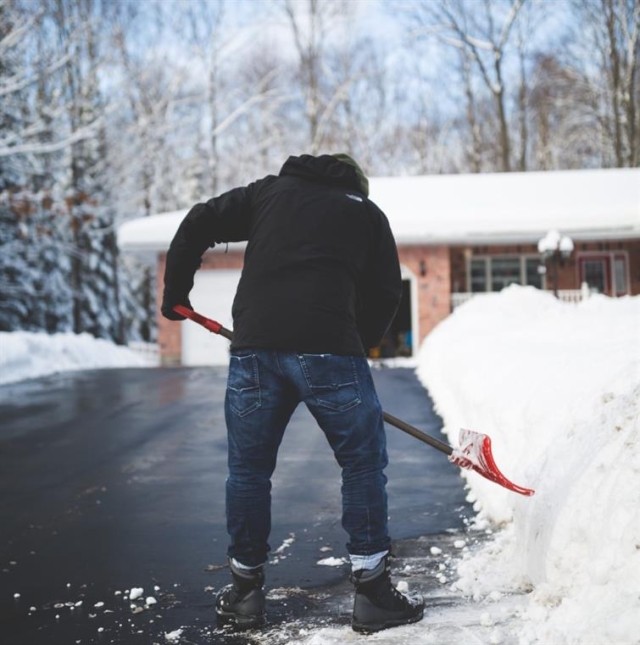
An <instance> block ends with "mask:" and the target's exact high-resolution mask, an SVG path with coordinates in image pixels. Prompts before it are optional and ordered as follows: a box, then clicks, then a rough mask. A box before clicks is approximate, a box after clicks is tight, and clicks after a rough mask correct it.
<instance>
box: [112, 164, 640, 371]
mask: <svg viewBox="0 0 640 645" xmlns="http://www.w3.org/2000/svg"><path fill="white" fill-rule="evenodd" d="M370 186H371V198H372V199H373V200H374V201H375V202H376V203H377V204H378V205H379V206H380V207H381V208H382V210H383V211H384V212H385V213H386V214H387V216H388V217H389V221H390V223H391V228H392V230H393V231H394V235H395V237H396V242H397V244H398V251H399V256H400V263H401V266H402V275H403V289H404V290H403V300H402V303H401V306H400V310H399V312H398V315H397V316H396V320H395V321H394V323H393V325H392V328H391V330H390V333H389V334H388V337H387V338H386V339H385V341H384V343H383V345H382V346H381V347H380V348H379V349H378V350H377V351H376V352H375V356H383V357H384V356H397V355H401V356H412V355H415V353H416V352H417V350H418V347H419V345H420V343H421V341H422V340H423V339H424V337H425V336H426V335H427V334H428V333H429V332H430V331H431V330H432V329H433V328H434V327H435V326H436V325H437V324H438V323H439V322H440V321H441V320H443V319H444V318H446V317H447V316H448V315H449V314H450V313H451V311H452V310H453V309H454V308H455V307H456V306H458V305H459V304H461V303H462V302H464V301H465V300H467V299H469V298H470V297H474V296H476V295H478V294H482V293H487V292H492V291H499V290H500V289H502V288H504V287H505V286H508V285H509V284H514V283H516V284H523V285H531V286H534V287H537V288H540V289H553V290H554V291H556V292H557V294H558V296H559V297H561V298H564V299H570V300H577V299H580V298H581V297H582V296H583V295H584V293H585V292H589V291H598V292H600V293H603V294H606V295H608V296H612V297H617V296H624V295H638V294H640V170H639V169H608V170H570V171H548V172H529V173H499V174H498V173H497V174H493V173H491V174H479V175H478V174H475V175H427V176H419V177H383V178H372V179H371V181H370ZM185 214H186V212H185V211H180V212H176V213H166V214H161V215H155V216H151V217H146V218H140V219H137V220H132V221H129V222H126V223H125V224H123V225H122V226H121V227H120V230H119V243H120V247H121V248H122V250H123V251H125V252H133V253H137V254H139V255H141V256H145V257H147V258H148V259H149V260H150V261H152V262H153V263H154V264H155V266H156V275H157V289H158V294H159V295H160V293H161V288H162V284H161V283H162V276H163V273H164V263H165V252H166V249H167V247H168V245H169V242H170V241H171V238H172V237H173V234H174V232H175V230H176V228H177V226H178V224H179V223H180V221H181V220H182V218H183V217H184V215H185ZM553 230H557V231H559V232H560V233H561V234H562V236H564V237H565V238H568V239H569V240H571V244H570V245H571V247H572V252H571V253H570V254H565V255H567V256H568V257H563V255H562V254H560V253H555V254H552V255H551V256H550V257H544V258H543V256H542V255H541V253H540V251H539V249H538V243H539V242H540V240H541V239H542V238H544V237H545V236H546V235H547V234H548V233H549V231H553ZM243 255H244V247H243V245H238V244H235V245H234V244H232V245H229V248H228V250H225V249H224V248H223V247H217V248H216V249H214V250H212V251H209V252H207V253H206V254H205V256H204V259H203V265H202V267H201V269H200V270H199V271H198V272H197V274H196V281H195V285H194V289H193V292H192V297H191V302H192V304H193V305H194V307H195V308H196V309H198V310H201V311H202V313H204V314H206V315H210V316H211V317H212V318H215V319H217V320H219V321H220V322H222V323H223V324H225V325H226V326H229V327H231V325H232V322H231V314H230V311H231V303H232V300H233V294H234V292H235V286H236V285H237V281H238V279H239V277H240V271H241V269H242V263H243ZM545 270H546V272H545ZM158 342H159V346H160V354H161V358H162V361H163V363H165V364H187V365H197V364H213V363H224V362H226V360H227V345H226V343H225V342H224V341H223V340H222V339H219V338H215V337H213V336H212V335H211V334H209V333H208V332H206V331H204V330H203V329H201V328H199V327H198V326H197V325H195V324H180V325H179V324H175V323H172V322H170V321H167V320H165V319H164V318H162V317H160V316H159V317H158Z"/></svg>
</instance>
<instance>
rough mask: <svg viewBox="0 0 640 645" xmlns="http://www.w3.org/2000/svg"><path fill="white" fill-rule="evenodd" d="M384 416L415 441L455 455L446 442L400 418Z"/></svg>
mask: <svg viewBox="0 0 640 645" xmlns="http://www.w3.org/2000/svg"><path fill="white" fill-rule="evenodd" d="M382 416H383V418H384V420H385V421H386V422H387V423H388V424H390V425H392V426H394V427H396V428H398V430H402V432H406V433H407V434H409V435H411V436H412V437H414V438H415V439H418V441H422V443H426V444H428V445H429V446H431V447H432V448H435V449H436V450H439V451H440V452H443V453H444V454H445V455H451V454H452V453H453V448H452V447H451V446H450V445H449V444H447V443H444V441H440V440H439V439H436V438H435V437H432V436H431V435H428V434H426V433H425V432H422V430H418V428H416V427H415V426H412V425H411V424H410V423H407V422H406V421H403V420H402V419H398V417H394V416H393V415H392V414H389V413H388V412H384V411H383V412H382Z"/></svg>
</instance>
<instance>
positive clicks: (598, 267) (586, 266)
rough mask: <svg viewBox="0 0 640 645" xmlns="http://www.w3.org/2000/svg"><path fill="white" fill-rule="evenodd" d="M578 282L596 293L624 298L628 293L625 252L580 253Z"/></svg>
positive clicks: (627, 270) (627, 267)
mask: <svg viewBox="0 0 640 645" xmlns="http://www.w3.org/2000/svg"><path fill="white" fill-rule="evenodd" d="M578 270H579V276H578V277H579V281H580V283H581V284H582V283H583V282H586V283H587V284H588V285H589V288H590V289H591V290H593V291H597V292H598V293H603V294H605V295H612V296H624V295H626V294H628V293H629V278H628V276H629V262H628V257H627V253H626V252H615V253H588V252H587V253H581V254H580V255H579V256H578Z"/></svg>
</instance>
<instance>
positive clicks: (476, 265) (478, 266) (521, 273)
mask: <svg viewBox="0 0 640 645" xmlns="http://www.w3.org/2000/svg"><path fill="white" fill-rule="evenodd" d="M539 265H540V259H539V258H538V257H537V256H519V255H498V256H492V257H475V258H472V259H471V260H470V262H469V286H470V291H471V292H472V293H482V292H486V291H500V290H501V289H504V288H505V287H508V286H509V285H510V284H526V285H531V286H534V287H538V288H539V289H541V288H542V287H543V284H542V280H543V278H542V275H541V274H540V273H539V272H538V266H539Z"/></svg>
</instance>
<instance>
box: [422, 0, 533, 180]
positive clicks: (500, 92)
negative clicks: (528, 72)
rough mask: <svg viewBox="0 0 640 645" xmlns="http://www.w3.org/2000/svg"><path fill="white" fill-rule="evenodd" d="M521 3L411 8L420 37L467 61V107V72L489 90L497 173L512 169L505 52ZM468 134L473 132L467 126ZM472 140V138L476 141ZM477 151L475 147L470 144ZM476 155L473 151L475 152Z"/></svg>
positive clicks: (442, 1) (449, 1) (439, 3)
mask: <svg viewBox="0 0 640 645" xmlns="http://www.w3.org/2000/svg"><path fill="white" fill-rule="evenodd" d="M524 3H525V0H504V1H501V2H496V1H492V0H482V2H474V3H469V2H465V1H464V0H422V1H421V2H420V3H419V4H416V5H415V6H412V13H413V17H414V19H415V20H416V21H417V23H418V25H419V28H418V29H417V30H416V31H415V33H416V34H417V35H419V36H435V37H437V38H439V40H440V41H441V42H443V43H445V44H447V45H449V46H451V47H454V48H456V49H458V50H459V51H460V52H461V53H462V55H463V56H464V58H465V63H464V64H463V65H462V67H461V70H462V72H463V78H465V77H464V74H466V75H467V77H466V79H465V93H466V95H467V106H468V108H467V109H469V106H470V105H471V102H470V99H471V98H472V97H471V94H470V92H471V88H472V84H471V83H470V77H469V74H470V71H471V70H472V69H473V70H474V71H475V72H476V73H477V74H478V76H479V78H480V80H481V81H482V83H483V85H484V87H485V89H486V90H488V92H489V94H490V96H491V98H492V101H493V105H494V113H495V119H496V121H497V124H498V127H497V131H498V145H499V150H500V169H501V170H503V171H509V170H511V168H512V151H511V148H512V135H511V131H510V127H509V118H508V115H507V98H508V94H507V89H506V79H505V71H504V67H505V57H506V54H507V52H508V51H509V46H510V44H511V43H510V40H511V38H512V34H513V32H514V29H513V28H514V25H515V24H516V21H517V19H518V16H519V14H520V12H521V10H522V7H523V5H524ZM471 127H472V130H473V129H474V128H476V127H477V124H476V122H475V121H474V123H472V124H471ZM474 136H475V135H474ZM474 146H476V148H477V142H475V143H474ZM475 152H476V153H477V149H476V151H475Z"/></svg>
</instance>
